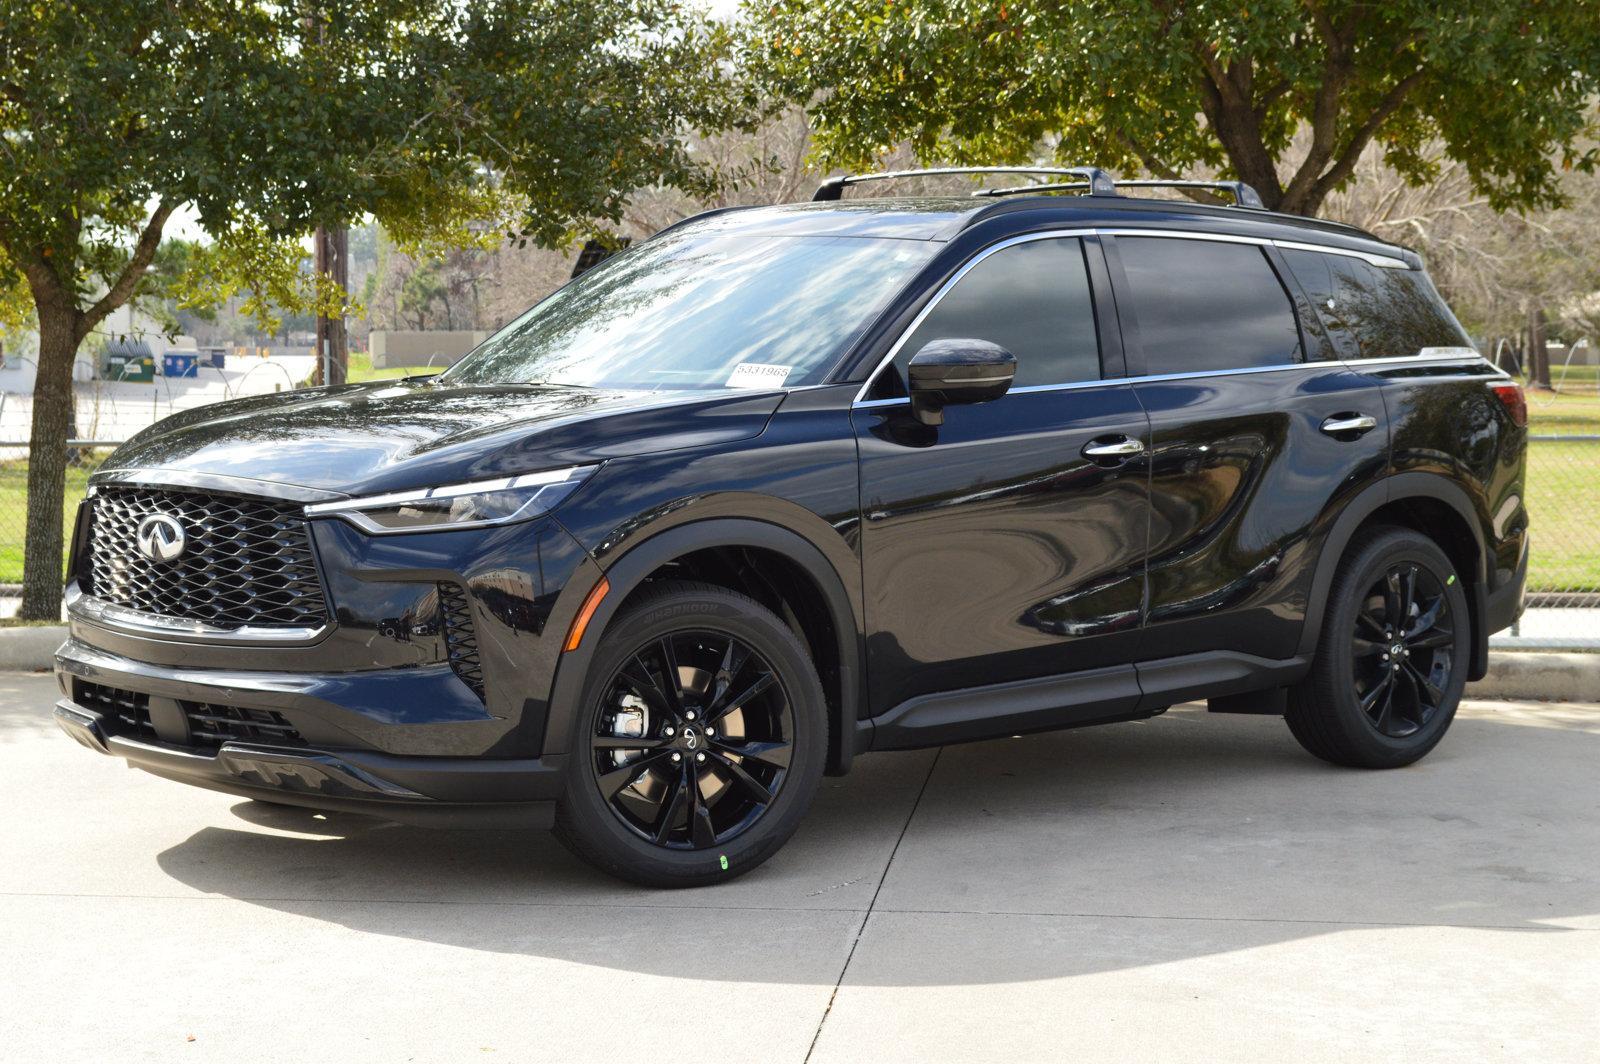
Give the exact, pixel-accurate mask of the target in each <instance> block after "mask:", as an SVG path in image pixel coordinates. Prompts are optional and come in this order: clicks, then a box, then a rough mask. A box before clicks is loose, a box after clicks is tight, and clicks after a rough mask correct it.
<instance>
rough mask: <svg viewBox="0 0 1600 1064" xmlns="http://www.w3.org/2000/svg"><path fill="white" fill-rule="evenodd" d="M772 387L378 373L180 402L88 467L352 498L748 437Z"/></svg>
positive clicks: (759, 423) (771, 405)
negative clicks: (646, 386)
mask: <svg viewBox="0 0 1600 1064" xmlns="http://www.w3.org/2000/svg"><path fill="white" fill-rule="evenodd" d="M782 399H783V393H782V392H759V393H758V392H748V391H734V392H730V391H720V390H719V391H713V392H629V391H602V390H595V389H588V388H570V387H560V386H550V385H479V386H474V387H463V388H451V387H440V386H437V385H433V384H428V383H423V382H421V381H412V382H405V383H402V382H395V381H382V382H373V383H369V384H356V385H344V386H340V387H333V388H317V389H311V390H307V391H298V392H283V393H276V394H273V395H264V396H253V397H250V398H246V399H236V400H233V401H231V402H224V403H218V404H216V405H213V406H206V407H199V408H196V409H194V410H186V411H183V412H181V413H178V414H174V415H173V416H171V417H169V418H166V419H165V420H163V421H160V422H157V423H156V424H155V425H152V426H151V427H150V428H148V429H145V430H144V431H142V432H140V433H139V434H138V435H136V436H134V437H133V438H132V439H131V440H129V441H128V442H127V443H125V444H123V445H122V446H121V447H120V448H118V449H117V451H116V453H114V454H113V455H112V456H111V458H110V459H108V460H107V462H106V463H105V464H104V465H103V466H101V472H102V473H104V474H111V473H113V472H117V471H121V472H123V474H124V475H126V471H127V470H131V469H139V470H144V469H159V470H162V471H170V472H175V473H206V474H218V475H222V476H228V477H244V478H248V479H252V480H261V481H270V482H274V483H280V484H286V485H297V486H301V487H307V488H314V489H319V490H322V491H331V492H339V493H345V494H352V495H359V494H367V493H370V492H379V491H401V490H406V489H409V488H417V487H425V486H428V485H433V484H443V483H450V482H452V481H463V480H478V479H483V478H489V477H497V476H508V475H512V474H516V473H526V472H533V471H535V470H539V469H549V468H554V467H559V466H565V465H581V464H585V463H590V462H599V461H603V460H605V459H608V458H619V457H623V456H626V455H630V454H640V453H645V452H658V451H664V450H673V449H676V448H681V447H696V446H705V445H709V444H716V443H726V442H731V441H734V440H740V439H747V438H749V437H752V436H756V435H758V434H760V432H761V431H762V429H763V428H765V427H766V424H767V421H768V419H769V418H770V417H771V416H772V413H773V411H775V410H776V409H777V408H778V404H779V403H780V402H781V401H782Z"/></svg>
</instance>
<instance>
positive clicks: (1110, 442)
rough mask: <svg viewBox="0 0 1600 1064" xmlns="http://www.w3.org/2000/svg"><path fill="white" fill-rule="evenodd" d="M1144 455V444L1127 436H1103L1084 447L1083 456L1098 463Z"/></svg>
mask: <svg viewBox="0 0 1600 1064" xmlns="http://www.w3.org/2000/svg"><path fill="white" fill-rule="evenodd" d="M1143 453H1144V444H1142V443H1140V442H1139V441H1138V440H1135V439H1132V438H1130V437H1127V436H1101V437H1099V438H1098V439H1093V440H1090V441H1089V442H1088V443H1086V444H1084V445H1083V456H1084V457H1085V458H1093V459H1095V460H1096V461H1102V462H1103V461H1107V460H1109V459H1116V458H1132V457H1133V456H1134V455H1136V454H1143Z"/></svg>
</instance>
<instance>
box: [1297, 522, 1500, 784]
mask: <svg viewBox="0 0 1600 1064" xmlns="http://www.w3.org/2000/svg"><path fill="white" fill-rule="evenodd" d="M1471 646H1472V642H1471V620H1470V617H1469V615H1468V613H1467V597H1466V594H1465V592H1464V591H1463V590H1462V587H1461V580H1460V578H1459V577H1458V576H1457V574H1456V571H1455V567H1454V566H1453V565H1452V564H1451V562H1450V559H1449V558H1448V557H1446V555H1445V553H1444V552H1443V551H1442V550H1440V549H1439V548H1438V546H1437V545H1436V544H1434V542H1433V541H1432V540H1430V539H1428V538H1427V537H1426V536H1423V535H1421V534H1420V533H1417V532H1413V531H1411V530H1410V529H1403V528H1378V529H1373V530H1371V531H1369V532H1366V533H1363V534H1362V535H1361V536H1359V537H1358V538H1357V539H1356V541H1355V542H1354V543H1352V545H1351V547H1350V550H1349V553H1348V555H1347V556H1346V558H1345V560H1344V562H1343V563H1342V564H1341V565H1340V567H1339V573H1338V575H1337V576H1336V577H1335V578H1334V582H1333V588H1332V589H1331V591H1330V592H1329V595H1328V604H1327V614H1326V616H1325V617H1324V619H1323V623H1322V633H1321V635H1320V637H1319V639H1318V642H1317V657H1316V660H1315V661H1314V662H1313V663H1312V666H1311V672H1310V674H1309V675H1308V676H1307V677H1306V678H1305V679H1304V680H1302V681H1301V682H1300V683H1299V684H1297V685H1296V686H1294V687H1292V688H1290V690H1289V699H1288V707H1287V712H1286V713H1285V714H1284V716H1285V719H1286V720H1287V721H1288V724H1289V730H1290V731H1292V732H1293V733H1294V737H1295V738H1296V739H1298V740H1299V741H1300V745H1301V746H1303V747H1305V748H1306V749H1307V750H1308V751H1310V752H1311V753H1313V754H1315V755H1316V756H1318V757H1320V758H1322V759H1323V760H1325V761H1331V762H1333V763H1334V764H1338V765H1350V766H1354V767H1358V768H1398V767H1400V766H1402V765H1409V764H1411V763H1412V762H1414V761H1416V760H1418V759H1419V758H1421V757H1422V756H1423V755H1425V754H1427V753H1428V751H1430V750H1432V749H1433V748H1434V747H1435V746H1437V745H1438V743H1439V740H1440V739H1442V738H1444V733H1445V730H1446V729H1448V728H1449V727H1450V721H1451V719H1452V718H1454V716H1455V712H1456V706H1457V704H1458V703H1459V702H1460V701H1461V692H1462V690H1463V689H1464V688H1465V687H1466V682H1467V667H1468V660H1467V659H1468V655H1469V653H1470V649H1471Z"/></svg>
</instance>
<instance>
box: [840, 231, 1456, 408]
mask: <svg viewBox="0 0 1600 1064" xmlns="http://www.w3.org/2000/svg"><path fill="white" fill-rule="evenodd" d="M1086 236H1112V237H1116V236H1130V237H1132V236H1148V237H1170V238H1176V239H1179V240H1211V241H1215V242H1217V243H1222V244H1254V245H1256V246H1257V247H1268V246H1271V247H1278V248H1289V249H1291V250H1295V251H1320V252H1323V253H1325V254H1329V255H1346V256H1349V257H1350V258H1356V259H1363V260H1365V261H1367V262H1370V263H1371V264H1372V265H1374V266H1383V267H1387V268H1390V269H1410V267H1409V266H1407V265H1406V264H1405V263H1404V262H1403V261H1401V260H1400V259H1396V258H1390V257H1389V256H1386V255H1377V254H1372V253H1369V252H1365V251H1352V250H1351V249H1349V248H1337V247H1330V246H1328V245H1325V244H1306V243H1301V242H1299V241H1294V240H1276V239H1273V238H1271V237H1259V236H1236V235H1234V234H1232V233H1196V232H1188V231H1185V230H1180V229H1125V228H1106V227H1103V226H1099V227H1096V226H1091V227H1087V228H1081V229H1046V230H1042V231H1040V232H1037V233H1022V234H1019V235H1017V236H1013V237H1008V238H1007V239H1005V240H1002V241H1000V242H999V243H997V244H991V245H990V246H988V247H986V248H984V249H983V250H982V251H979V252H978V253H977V254H976V255H974V256H972V258H970V259H968V260H967V261H966V262H964V263H962V264H961V268H960V269H958V270H957V271H956V272H955V273H953V274H951V275H950V277H949V279H948V280H946V281H945V282H944V284H942V285H940V286H939V290H938V291H937V292H935V293H934V294H933V298H932V299H930V300H928V303H927V305H926V306H924V307H923V308H922V309H921V310H920V311H918V312H917V316H916V317H915V318H913V319H911V324H909V325H907V326H906V327H905V329H904V331H902V332H901V333H900V336H899V338H897V339H896V340H895V342H894V345H893V346H891V347H890V348H889V350H888V352H887V353H886V354H885V355H884V356H883V358H882V359H880V360H879V362H878V364H877V365H876V366H874V367H873V368H872V372H871V373H868V374H867V379H866V380H865V381H864V382H863V383H862V385H861V387H860V389H858V390H857V392H856V397H855V399H854V400H852V401H851V403H850V406H851V407H852V408H855V407H863V408H871V407H876V406H891V405H898V404H901V403H909V402H910V401H911V400H910V399H909V398H905V397H901V398H895V399H868V398H866V395H867V392H868V391H870V390H871V389H872V385H873V383H874V382H875V381H876V380H877V379H878V375H879V374H880V373H882V372H883V371H884V369H885V368H886V367H888V366H889V365H890V364H891V363H893V362H894V360H895V356H896V355H898V354H899V353H900V349H901V348H903V347H904V346H905V344H906V341H907V340H909V339H911V336H912V334H913V333H915V332H916V331H917V329H918V328H919V327H920V326H921V325H922V323H923V321H924V320H926V319H927V317H928V315H929V314H932V313H933V311H934V308H936V307H937V306H938V305H939V304H940V302H942V301H943V300H944V297H945V295H946V294H948V293H949V291H950V289H952V288H954V287H955V286H956V285H957V284H958V283H959V282H960V281H961V279H962V278H963V277H965V276H966V275H967V271H968V270H971V269H972V268H973V267H974V266H976V265H978V263H980V262H982V261H983V260H984V259H987V258H988V257H989V256H990V255H994V254H996V253H998V252H1001V251H1004V250H1005V249H1006V248H1010V247H1015V246H1017V245H1018V244H1026V243H1029V242H1031V241H1034V240H1062V239H1067V238H1069V237H1077V238H1079V239H1081V238H1083V237H1086ZM1464 357H1466V356H1462V355H1450V356H1448V358H1450V359H1460V358H1464ZM1479 357H1482V356H1479ZM1422 358H1427V359H1428V360H1429V361H1435V360H1436V359H1435V357H1434V356H1421V355H1412V356H1408V357H1407V358H1405V359H1404V361H1408V362H1415V361H1418V360H1419V359H1422ZM1366 361H1369V362H1377V361H1379V360H1378V359H1370V360H1366ZM1332 364H1334V363H1333V362H1332V361H1320V362H1288V363H1282V364H1279V365H1275V366H1248V367H1245V368H1242V369H1225V370H1196V371H1194V372H1192V373H1167V374H1156V375H1152V376H1146V377H1113V378H1104V379H1101V380H1096V381H1071V382H1068V383H1064V384H1030V385H1028V386H1027V387H1024V388H1013V389H1011V390H1010V391H1008V392H1007V393H1006V394H1007V395H1015V394H1019V393H1022V392H1044V391H1067V390H1070V389H1078V388H1095V387H1101V386H1104V385H1108V384H1129V383H1140V382H1144V381H1157V380H1184V379H1187V378H1192V377H1216V376H1222V375H1224V374H1228V375H1231V374H1238V373H1273V372H1278V371H1280V370H1285V369H1299V368H1301V367H1304V366H1318V365H1321V366H1327V365H1332Z"/></svg>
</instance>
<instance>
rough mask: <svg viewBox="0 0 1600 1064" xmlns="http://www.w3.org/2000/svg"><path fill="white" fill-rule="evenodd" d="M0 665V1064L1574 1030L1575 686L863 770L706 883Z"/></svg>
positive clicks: (1017, 1045) (740, 1052) (1510, 1056)
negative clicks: (264, 766) (1518, 701)
mask: <svg viewBox="0 0 1600 1064" xmlns="http://www.w3.org/2000/svg"><path fill="white" fill-rule="evenodd" d="M53 690H54V688H53V684H52V682H51V681H50V679H49V678H48V677H41V676H21V675H3V674H0V809H3V810H4V824H5V827H4V830H3V833H0V906H3V913H0V988H3V990H0V1057H4V1058H6V1059H8V1060H10V1059H14V1060H20V1061H91V1060H92V1061H96V1062H109V1061H122V1060H161V1061H169V1060H186V1061H219V1060H237V1061H251V1062H259V1061H266V1060H282V1061H313V1060H328V1061H337V1062H339V1064H348V1062H357V1061H375V1062H376V1061H381V1062H389V1061H405V1060H416V1061H456V1060H471V1061H533V1060H548V1061H561V1062H568V1061H582V1060H601V1061H608V1062H621V1061H635V1060H649V1061H694V1062H695V1064H707V1062H713V1061H724V1060H726V1061H739V1062H786V1061H794V1062H798V1061H802V1060H805V1059H807V1058H808V1056H809V1059H811V1060H813V1061H855V1060H861V1061H874V1062H876V1061H885V1060H916V1061H928V1060H962V1061H965V1060H1002V1061H1018V1060H1030V1061H1031V1060H1079V1061H1106V1060H1136V1061H1150V1060H1164V1061H1176V1060H1218V1061H1230V1062H1232V1061H1256V1060H1259V1061H1271V1062H1273V1064H1281V1062H1283V1061H1289V1060H1295V1061H1307V1060H1313V1061H1314V1060H1380V1059H1387V1060H1406V1061H1408V1062H1416V1061H1425V1060H1440V1061H1452V1062H1458V1061H1465V1060H1471V1061H1484V1060H1499V1059H1504V1060H1517V1061H1529V1060H1536V1061H1540V1062H1541V1064H1549V1062H1554V1061H1566V1060H1570V1061H1579V1060H1582V1061H1594V1060H1595V1059H1596V1054H1597V1052H1600V1049H1597V1047H1600V1006H1597V1004H1596V1002H1597V1000H1600V706H1575V705H1565V706H1542V707H1541V706H1526V705H1512V704H1506V703H1474V704H1472V705H1471V706H1470V707H1468V708H1467V709H1465V710H1464V712H1463V716H1462V718H1461V719H1460V720H1458V722H1457V724H1456V726H1455V728H1454V730H1453V732H1452V733H1451V735H1450V737H1449V738H1448V739H1447V740H1446V741H1445V743H1444V745H1443V746H1442V747H1441V748H1440V749H1439V750H1438V751H1436V752H1435V754H1434V755H1433V756H1432V757H1430V758H1429V759H1427V760H1426V761H1424V762H1423V763H1422V764H1420V765H1418V766H1416V767H1414V768H1411V769H1407V770H1403V771H1398V772H1389V773H1363V772H1354V771H1341V770H1337V769H1333V768H1329V767H1327V766H1324V765H1322V764H1320V763H1319V762H1316V761H1313V760H1312V759H1310V758H1309V757H1307V756H1306V755H1304V754H1302V753H1301V752H1300V750H1299V748H1298V747H1297V746H1295V744H1294V742H1293V740H1292V739H1291V738H1290V737H1289V734H1288V732H1287V730H1286V729H1285V728H1284V727H1283V724H1282V722H1281V721H1278V720H1274V719H1269V718H1254V717H1209V716H1207V715H1206V714H1205V713H1204V712H1202V711H1200V710H1198V709H1196V708H1194V707H1186V708H1182V709H1179V710H1175V711H1173V712H1171V713H1169V714H1167V715H1166V716H1164V717H1161V718H1157V719H1156V720H1153V721H1149V722H1145V723H1139V724H1119V725H1112V726H1110V727H1106V728H1099V729H1089V730H1085V731H1079V732H1067V733H1060V734H1056V735H1047V736H1037V737H1033V738H1029V739H1025V740H1011V741H1003V742H993V743H984V744H978V745H972V746H963V747H950V748H947V749H945V750H943V751H940V752H938V753H937V754H936V753H934V752H931V751H930V752H927V753H918V754H906V755H881V756H876V757H869V758H865V759H862V760H861V761H860V762H858V768H857V771H856V772H855V773H854V774H852V775H851V776H850V777H848V778H846V779H843V780H829V781H828V782H827V784H826V785H825V787H824V790H823V794H822V796H821V798H820V799H819V803H818V807H817V808H816V809H815V810H814V811H813V814H812V816H811V818H810V819H809V821H808V822H807V823H806V824H805V826H804V827H803V828H802V829H801V832H800V834H799V835H798V836H797V837H796V838H795V839H794V841H793V842H791V843H790V845H789V846H788V848H786V849H785V850H784V851H783V852H782V853H781V854H780V855H779V856H778V857H777V858H776V859H774V860H773V861H772V862H770V863H769V864H768V865H767V866H766V867H764V868H762V869H760V870H758V871H756V872H754V873H752V874H751V875H749V876H746V877H745V878H743V879H740V880H738V881H737V882H735V883H732V884H730V885H728V886H725V887H719V888H714V889H706V890H699V891H690V892H676V893H653V892H650V891H645V890H640V889H634V888H631V887H628V886H624V885H620V884H618V883H615V882H613V881H611V880H608V879H605V878H603V877H601V876H599V875H597V874H595V873H592V872H590V871H589V870H588V869H587V868H586V867H585V866H583V865H580V864H578V863H577V862H576V861H574V860H573V859H571V858H570V857H568V856H567V855H566V853H565V852H564V851H563V850H561V849H560V848H559V846H557V845H556V844H555V843H554V841H553V840H551V839H549V838H547V837H545V836H543V835H536V836H531V837H530V836H525V835H513V834H501V833H490V834H481V833H465V832H463V833H445V832H430V831H423V830H417V829H412V828H405V827H397V826H393V825H389V824H384V823H381V822H377V821H371V820H366V819H362V818H355V817H349V818H346V817H330V818H327V819H323V818H320V817H316V816H313V815H311V814H300V813H295V812H286V811H284V810H281V809H277V808H272V807H261V806H257V805H254V804H252V803H249V802H243V801H240V800H237V799H233V798H229V797H227V796H224V795H218V794H212V793H208V792H205V791H199V790H194V789H190V788H186V787H182V786H180V785H177V784H171V783H166V782H164V781H162V780H158V779H156V778H154V777H151V776H146V775H144V774H142V773H137V772H132V771H130V770H128V769H126V768H124V767H123V766H122V765H121V764H120V763H118V762H116V761H114V760H112V759H110V758H104V757H96V756H94V755H92V754H90V753H89V752H88V751H85V750H83V749H82V748H80V747H78V746H76V745H75V744H73V743H71V742H70V741H69V740H67V739H66V737H65V736H61V735H58V734H56V732H55V728H54V726H53V725H52V724H51V723H50V722H49V719H48V706H49V704H50V702H51V700H52V698H53Z"/></svg>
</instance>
